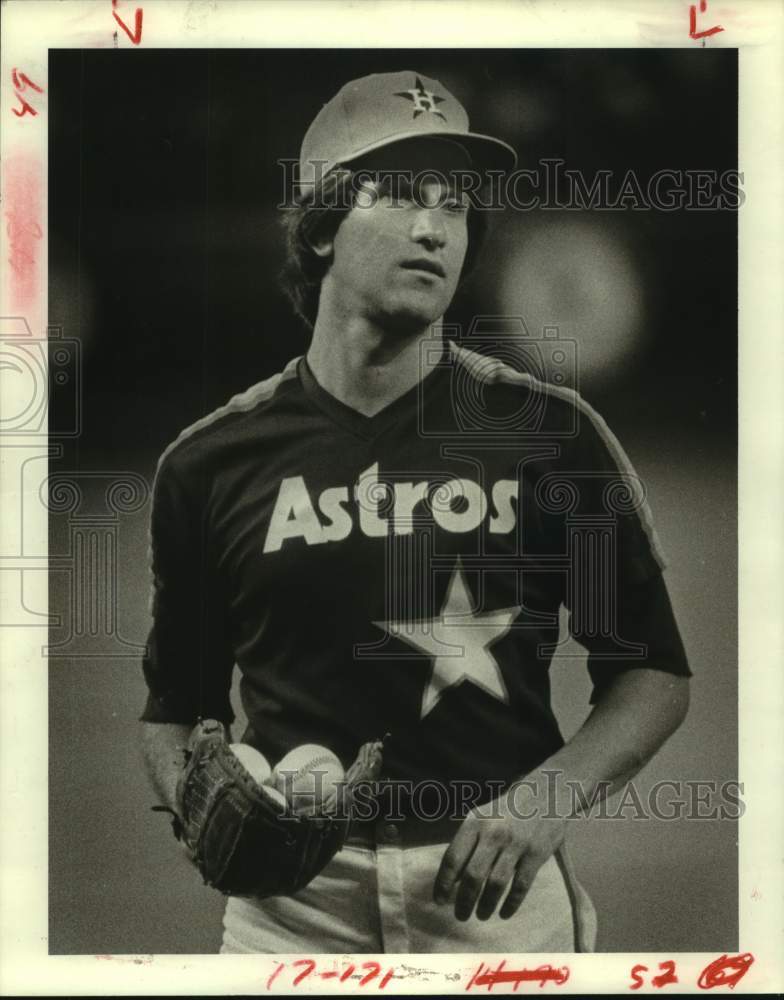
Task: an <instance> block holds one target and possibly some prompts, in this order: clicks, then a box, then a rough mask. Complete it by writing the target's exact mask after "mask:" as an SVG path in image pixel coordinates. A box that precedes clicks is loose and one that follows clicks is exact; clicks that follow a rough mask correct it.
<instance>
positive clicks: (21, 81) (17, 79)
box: [11, 67, 44, 118]
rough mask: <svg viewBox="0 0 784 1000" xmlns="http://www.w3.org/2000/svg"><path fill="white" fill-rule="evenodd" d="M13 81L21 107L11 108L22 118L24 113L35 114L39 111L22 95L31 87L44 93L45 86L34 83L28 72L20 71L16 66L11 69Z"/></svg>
mask: <svg viewBox="0 0 784 1000" xmlns="http://www.w3.org/2000/svg"><path fill="white" fill-rule="evenodd" d="M11 82H12V83H13V85H14V91H15V93H16V96H17V97H18V99H19V104H20V107H18V108H11V110H12V111H13V113H14V114H15V115H16V117H17V118H22V117H23V116H24V115H33V116H34V117H35V115H37V114H38V112H37V111H36V110H35V108H34V107H33V105H32V104H31V103H30V102H29V101H27V100H25V98H24V97H22V94H23V93H24V92H25V91H26V90H27V88H28V87H29V88H30V89H31V90H37V91H38V93H39V94H43V92H44V90H43V87H39V86H38V84H37V83H34V82H33V81H32V80H31V79H30V77H29V76H28V75H27V74H26V73H22V72H20V71H19V70H18V69H17V68H16V67H14V68H13V69H12V70H11Z"/></svg>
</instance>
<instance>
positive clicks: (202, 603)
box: [141, 459, 234, 725]
mask: <svg viewBox="0 0 784 1000" xmlns="http://www.w3.org/2000/svg"><path fill="white" fill-rule="evenodd" d="M199 493H200V491H199V490H198V488H197V484H191V485H190V486H189V485H186V482H185V480H184V476H183V475H182V474H181V473H178V472H177V471H176V469H175V466H174V463H173V462H172V461H170V460H168V459H164V460H162V461H161V462H160V463H159V466H158V471H157V473H156V477H155V485H154V488H153V503H152V512H151V517H150V553H149V558H150V569H151V576H152V580H151V595H150V612H151V615H152V619H153V622H152V627H151V629H150V633H149V638H148V641H147V649H146V652H145V655H144V659H143V671H144V678H145V681H146V683H147V688H148V696H147V703H146V705H145V708H144V711H143V713H142V715H141V720H142V721H143V722H176V723H184V724H188V725H193V724H195V722H196V721H197V719H198V718H199V717H201V718H214V719H218V720H220V721H221V722H224V723H226V724H230V723H231V722H233V721H234V714H233V711H232V708H231V702H230V698H229V692H230V690H231V677H232V670H233V667H234V654H233V651H232V648H231V643H230V640H229V633H228V628H227V616H226V612H225V606H224V602H223V600H222V598H221V594H220V590H219V587H218V581H217V578H216V575H215V573H214V572H213V571H212V568H211V565H210V553H209V545H208V537H207V531H206V518H205V515H204V507H203V504H202V503H201V502H200V500H199Z"/></svg>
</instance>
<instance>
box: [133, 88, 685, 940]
mask: <svg viewBox="0 0 784 1000" xmlns="http://www.w3.org/2000/svg"><path fill="white" fill-rule="evenodd" d="M514 165H515V153H514V151H513V150H512V149H511V148H510V147H509V146H507V145H506V144H505V143H503V142H501V141H500V140H498V139H494V138H491V137H489V136H485V135H482V134H480V133H475V132H472V131H471V130H470V129H469V124H468V118H467V115H466V112H465V110H464V109H463V107H462V106H461V105H460V103H458V101H457V100H456V99H455V97H454V96H452V94H450V93H449V92H448V91H447V89H446V88H445V87H443V86H442V85H441V84H440V83H439V82H438V81H436V80H431V79H428V78H427V77H425V76H423V75H421V74H417V73H413V72H399V73H386V74H378V75H373V76H369V77H365V78H363V79H359V80H354V81H352V82H350V83H348V84H346V86H344V87H343V88H342V89H341V91H340V92H339V93H338V94H337V95H336V96H335V97H334V98H333V99H332V100H330V101H329V102H328V103H327V104H326V105H325V106H324V107H323V108H322V109H321V111H319V113H318V114H317V115H316V118H315V120H314V121H313V123H312V124H311V126H310V128H309V129H308V131H307V134H306V135H305V138H304V141H303V145H302V151H301V157H300V176H299V186H298V190H297V205H296V207H295V208H292V209H290V210H288V211H287V213H286V220H285V225H286V232H287V250H288V261H287V268H286V282H287V289H288V291H289V294H290V297H291V299H292V302H293V303H294V305H295V308H296V310H297V311H298V313H299V314H300V315H301V316H302V317H303V318H304V319H305V321H306V322H307V323H308V324H309V325H310V326H311V327H312V330H313V337H312V342H311V345H310V348H309V350H308V352H307V354H306V355H305V356H304V357H301V358H295V359H293V360H292V361H291V362H290V363H289V364H288V365H287V366H286V367H285V369H284V370H283V371H282V372H281V373H280V374H278V375H275V376H274V377H272V378H269V379H267V380H265V381H263V382H261V383H259V384H257V385H253V386H252V387H251V388H249V389H248V390H247V391H246V392H243V393H242V394H240V395H238V396H236V397H234V398H233V399H231V400H230V401H229V402H228V403H227V404H226V405H225V406H223V407H222V408H221V409H219V410H217V411H216V412H215V413H212V414H211V415H209V416H207V417H205V418H204V419H202V420H200V421H198V422H197V423H196V424H194V425H193V426H192V427H189V428H188V429H187V430H185V431H183V433H182V434H181V435H180V436H179V437H178V438H177V440H176V441H175V442H174V443H173V444H172V445H170V446H169V447H168V448H167V449H166V450H165V452H164V453H163V455H162V457H161V459H160V461H159V464H158V470H157V475H156V482H155V490H154V501H153V510H152V522H151V541H152V550H151V551H152V571H153V618H154V622H153V627H152V631H151V634H150V639H149V646H148V653H147V656H146V658H145V662H144V673H145V677H146V681H147V684H148V687H149V697H148V701H147V705H146V707H145V709H144V713H143V715H142V721H143V723H144V727H143V729H144V747H145V754H146V760H147V764H148V769H149V772H150V775H151V778H152V781H153V783H154V786H155V788H156V789H157V792H158V794H159V796H160V799H161V802H162V803H163V804H164V805H165V807H167V808H168V809H170V810H171V811H172V812H174V813H175V816H176V822H175V827H176V828H177V827H178V828H179V829H178V832H179V833H180V834H181V835H182V831H183V829H186V831H190V832H189V833H186V836H185V840H186V841H187V846H188V848H189V850H190V853H191V855H192V857H194V858H195V860H196V861H197V863H199V864H200V865H201V869H202V873H203V874H204V873H205V871H207V870H208V868H207V867H205V865H207V862H205V858H208V856H209V857H212V858H213V859H217V860H216V862H215V864H216V866H217V867H216V868H211V869H209V871H210V872H213V873H214V871H216V870H217V871H218V875H216V876H215V877H213V876H212V875H210V876H209V877H207V876H206V875H205V878H207V881H209V882H210V884H213V885H217V886H218V887H219V888H223V889H224V891H227V892H228V901H227V906H226V912H225V917H224V938H223V945H222V951H223V952H226V953H231V952H267V953H292V952H308V953H311V954H312V953H318V952H333V953H357V952H397V953H399V952H480V951H481V952H513V953H514V952H529V951H530V952H547V951H560V952H572V951H590V950H592V949H593V947H594V942H595V930H596V925H595V914H594V911H593V907H592V905H591V903H590V900H589V899H588V897H587V895H586V893H585V892H584V890H583V889H582V887H581V886H580V884H579V882H578V881H577V879H576V878H575V876H574V872H573V870H572V867H571V864H570V861H569V858H568V855H567V852H566V845H565V836H566V829H567V825H568V820H569V819H570V818H571V817H573V816H574V815H578V814H580V813H581V812H584V811H587V808H588V805H587V804H589V803H590V802H591V800H595V799H596V798H601V797H602V796H603V795H605V794H610V793H611V792H612V791H614V790H616V789H618V788H620V787H622V786H623V785H624V784H625V782H627V781H628V779H629V778H631V777H632V776H633V775H634V774H635V773H636V772H637V771H638V770H639V769H640V768H641V767H642V766H643V764H645V762H646V761H648V760H649V759H650V758H651V756H652V755H653V754H654V753H655V752H656V751H657V750H658V748H659V747H660V746H661V745H662V743H663V742H664V741H665V740H666V739H667V738H668V737H669V735H670V734H671V733H672V732H673V731H674V730H675V729H676V728H677V727H678V725H679V724H680V723H681V721H682V720H683V718H684V716H685V713H686V709H687V704H688V677H689V675H690V671H689V667H688V665H687V662H686V658H685V655H684V650H683V646H682V643H681V640H680V637H679V634H678V629H677V626H676V623H675V621H674V618H673V613H672V610H671V606H670V602H669V599H668V595H667V591H666V588H665V585H664V582H663V578H662V568H663V559H662V555H661V552H660V549H659V546H658V543H657V541H656V537H655V534H654V532H653V528H652V524H651V520H650V512H649V510H648V507H647V505H646V503H645V500H644V491H642V490H641V484H640V483H639V480H638V479H637V478H636V477H635V475H634V473H633V470H632V469H631V466H630V465H629V462H628V459H627V458H626V456H625V454H624V452H623V451H622V449H621V447H620V445H619V444H618V442H617V440H616V439H615V438H614V437H613V435H612V434H611V432H610V431H609V429H608V428H607V426H606V425H605V423H604V422H603V421H602V419H601V418H600V417H599V416H598V414H596V413H595V412H594V411H593V410H592V409H591V408H590V407H589V406H588V405H587V404H586V403H585V402H583V401H582V399H581V398H580V397H579V396H578V395H577V394H576V393H574V392H572V391H570V390H567V389H565V388H560V387H558V386H557V385H550V384H548V383H547V382H546V381H544V380H542V379H541V378H537V377H535V376H534V375H532V374H531V373H530V372H529V371H525V370H520V366H518V367H517V368H516V367H515V366H514V365H511V364H509V363H507V362H506V361H503V360H500V359H498V358H494V357H492V356H488V354H486V353H480V352H477V351H474V350H471V349H468V348H467V347H461V346H460V345H459V344H456V343H454V342H452V341H450V340H448V339H447V338H445V337H444V336H443V334H442V330H441V327H440V326H439V323H438V321H439V320H440V318H441V317H442V316H443V314H444V312H445V311H446V309H447V307H448V306H449V304H450V302H451V300H452V298H453V296H454V294H455V291H456V289H457V288H458V285H459V283H460V281H461V279H462V278H463V277H464V275H465V274H466V272H467V270H468V269H469V268H470V266H471V264H472V263H473V260H474V259H475V257H476V253H477V250H478V246H479V242H480V237H481V228H482V216H481V212H480V211H478V210H477V208H476V206H475V204H474V201H473V198H472V196H471V194H470V185H469V186H468V187H467V186H466V184H465V183H464V181H465V178H467V177H486V176H487V171H489V170H495V171H509V170H511V169H512V168H513V167H514ZM281 335H283V334H281ZM523 367H524V366H523ZM562 606H564V607H566V608H567V609H568V612H569V622H570V631H571V634H572V635H573V636H574V637H575V638H576V639H577V640H578V641H580V642H581V643H582V644H583V645H584V646H585V647H586V649H587V650H588V669H589V671H590V676H591V678H592V681H593V695H592V699H591V700H592V703H593V708H592V711H591V714H590V715H589V716H588V718H587V719H586V721H585V723H584V724H583V726H582V727H581V729H580V730H579V731H578V732H577V733H576V735H575V736H574V737H573V738H572V739H571V740H570V741H569V742H568V743H564V740H563V738H562V736H561V734H560V732H559V728H558V723H557V721H556V719H555V717H554V714H553V711H552V708H551V705H550V692H549V682H548V666H549V663H550V661H551V659H552V656H553V654H554V652H555V649H556V647H557V645H558V642H559V629H558V623H559V609H560V608H561V607H562ZM235 665H237V666H238V667H239V670H240V672H241V697H242V703H243V707H244V710H245V713H246V715H247V718H248V728H247V730H246V731H245V733H244V734H243V736H242V741H243V742H245V743H247V744H250V745H251V746H252V747H255V748H256V749H257V750H259V751H260V752H261V753H262V754H263V755H264V756H265V757H266V758H267V760H268V761H270V762H273V763H274V762H275V761H278V760H280V759H281V758H282V757H283V756H284V755H286V754H287V753H288V752H289V751H291V750H292V749H293V748H295V747H297V746H300V745H301V744H317V745H320V746H324V747H326V748H328V749H329V750H331V751H332V752H333V753H334V754H336V755H337V756H338V758H339V759H340V761H341V763H342V764H343V765H344V766H345V767H348V766H349V765H350V763H351V761H352V760H353V759H354V758H355V756H356V754H357V752H358V748H359V747H360V746H361V745H363V744H366V745H371V744H372V745H373V746H374V747H376V748H377V747H378V745H379V744H378V743H373V741H378V740H380V739H381V738H383V748H382V750H381V757H382V760H381V764H380V772H379V771H378V769H376V770H375V771H374V775H376V776H377V777H378V780H377V781H376V782H375V783H374V785H373V796H372V797H369V798H367V799H365V801H364V809H363V810H359V809H356V808H355V810H354V813H353V814H352V815H353V821H352V823H351V825H350V826H347V827H343V828H342V830H343V834H342V839H341V838H339V843H338V842H336V843H335V844H333V846H332V849H331V850H329V851H327V852H326V853H325V855H324V856H323V857H319V859H318V861H317V862H314V863H311V862H310V861H308V862H307V864H306V865H305V868H306V869H307V875H306V877H305V878H303V877H302V876H301V872H302V870H303V869H302V865H300V868H299V869H298V870H299V872H300V875H298V876H297V877H293V876H292V877H288V876H287V878H288V881H286V880H285V879H283V880H282V881H280V880H279V881H278V883H276V885H277V886H278V890H275V891H274V890H272V889H269V886H267V883H266V882H264V878H265V876H264V874H263V873H262V874H261V875H259V874H258V873H256V874H255V875H254V876H253V878H256V879H257V881H256V882H253V878H251V883H252V884H251V887H250V889H248V888H247V885H246V883H247V881H248V876H247V871H246V872H245V873H244V875H245V881H242V879H240V881H239V882H236V883H228V885H229V888H228V890H227V889H226V885H227V883H226V881H223V882H221V872H224V871H225V870H226V865H227V864H228V861H227V857H226V852H227V851H229V853H231V852H230V850H229V848H227V847H226V844H227V843H229V842H230V843H231V845H232V847H231V850H233V845H234V844H235V843H236V844H240V845H241V847H242V850H243V851H245V854H244V855H242V851H241V852H240V855H241V856H244V857H249V856H251V855H252V856H253V857H254V858H255V859H256V861H255V862H253V863H254V864H255V865H256V866H257V867H261V868H263V867H264V865H265V864H266V868H267V872H268V873H271V874H270V876H269V877H270V878H272V877H273V876H274V878H278V876H279V871H278V869H281V870H283V869H286V868H287V866H288V862H287V861H285V860H281V859H284V858H285V857H286V855H285V850H290V851H291V852H295V851H296V850H298V849H299V848H297V847H296V846H295V841H296V839H297V838H296V837H294V836H292V837H289V838H287V839H285V840H281V841H280V844H282V845H284V846H281V847H280V851H278V846H279V845H278V846H276V847H275V849H274V851H273V850H272V849H270V850H269V851H267V849H266V848H265V847H264V844H263V843H262V842H261V841H259V843H258V844H257V843H256V842H250V843H249V838H251V837H252V836H258V837H261V836H262V834H258V833H257V834H253V833H249V829H251V830H252V829H253V828H252V825H251V827H250V828H249V827H246V826H232V825H231V823H232V821H231V820H230V819H226V817H225V813H221V812H220V807H219V806H216V810H217V814H218V815H219V818H218V819H215V818H214V816H213V817H212V818H210V817H209V816H207V814H208V813H210V810H211V809H212V806H213V805H214V804H215V803H219V800H220V795H219V794H218V793H217V792H216V789H222V790H225V788H226V787H227V785H228V786H230V787H231V788H232V789H233V790H234V791H235V792H236V794H237V796H238V798H237V800H236V801H237V802H245V803H247V799H248V793H247V789H246V788H245V787H244V786H243V787H240V786H241V782H237V781H236V780H235V778H234V777H232V774H233V773H234V772H232V767H231V766H229V767H228V769H227V768H226V767H224V766H223V764H221V767H223V770H220V769H218V770H215V771H214V772H213V771H211V770H210V768H211V767H214V766H215V761H216V760H217V761H221V760H222V759H223V758H222V757H221V752H222V751H221V750H220V748H221V746H222V745H223V744H222V741H223V740H224V735H223V734H225V738H226V739H228V738H229V735H228V727H229V726H230V725H231V723H232V721H233V719H234V715H233V710H232V705H231V704H230V699H229V690H230V685H231V677H232V671H233V669H234V667H235ZM204 719H211V720H215V723H214V724H213V729H212V730H211V731H210V732H211V735H210V736H209V737H208V739H209V740H212V741H213V742H211V743H209V744H205V743H203V742H200V741H202V740H203V733H202V731H201V730H200V731H199V736H198V738H197V739H196V740H195V741H194V736H193V733H195V732H196V730H194V726H196V724H197V722H198V721H199V720H204ZM218 723H220V724H222V725H220V726H219V725H217V724H218ZM215 727H217V728H215ZM224 727H225V729H224ZM189 739H190V743H189V742H188V741H189ZM186 744H187V745H189V747H190V750H189V751H188V752H187V753H186V754H185V757H184V755H183V748H184V747H185V746H186ZM205 746H208V750H204V747H205ZM216 748H217V749H216ZM216 755H217V756H216ZM184 759H185V760H187V761H189V762H190V763H189V764H188V767H189V768H190V770H187V768H186V770H184ZM205 761H206V763H204V762H205ZM210 762H212V763H210ZM196 765H198V766H196ZM194 774H195V775H196V777H194ZM227 774H228V777H227ZM194 782H195V783H196V784H194ZM199 782H200V783H199ZM575 788H579V789H580V796H582V798H581V797H580V796H578V797H577V800H575V796H574V794H573V793H574V789H575ZM194 789H195V791H194ZM221 794H223V792H221ZM251 798H252V795H251ZM205 802H206V803H209V805H208V806H207V805H205V804H204V803H205ZM194 803H196V805H194ZM235 805H236V804H233V805H232V809H233V811H234V812H233V813H232V815H233V814H234V813H236V812H238V811H239V812H242V814H243V816H244V817H246V816H247V815H248V814H249V810H252V809H257V808H258V806H257V804H254V803H251V805H250V806H247V807H245V806H243V808H242V809H239V807H236V808H235ZM355 806H356V803H355ZM186 814H187V815H186ZM254 815H256V814H255V813H254ZM205 816H206V817H207V819H206V820H205ZM207 821H209V822H211V823H212V825H211V826H210V827H209V830H208V832H205V829H206V827H205V823H206V822H207ZM265 822H267V818H265ZM329 822H331V821H329ZM262 825H263V824H262ZM267 826H271V827H274V826H275V819H274V817H273V820H272V822H271V823H267ZM305 826H306V824H305V823H304V821H303V822H302V823H301V824H300V826H299V827H297V829H300V828H302V829H303V830H304V829H305ZM311 833H312V830H311V829H310V828H308V829H307V830H306V831H305V833H304V834H303V837H304V839H303V841H302V843H303V844H305V845H306V847H302V852H303V855H302V856H303V857H304V855H305V852H306V851H307V850H310V847H309V846H307V845H311V844H312V843H313V842H314V841H313V837H312V836H311ZM277 844H278V842H276V845H277ZM216 845H217V847H216ZM210 852H212V854H210ZM232 857H233V860H232V863H233V864H239V866H240V867H242V864H240V863H239V862H237V860H236V859H237V856H236V855H233V856H232ZM308 857H311V855H308ZM258 859H262V860H261V861H259V860H258ZM267 859H269V863H268V864H267ZM272 869H275V871H274V872H271V870H272ZM262 882H264V885H265V887H266V888H265V889H264V891H262V890H261V888H259V890H258V891H257V892H256V891H254V889H253V886H254V885H259V886H261V883H262ZM232 885H236V886H239V887H240V891H232V889H231V886H232ZM281 886H282V890H281Z"/></svg>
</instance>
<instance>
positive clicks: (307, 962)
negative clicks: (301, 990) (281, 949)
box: [292, 958, 316, 986]
mask: <svg viewBox="0 0 784 1000" xmlns="http://www.w3.org/2000/svg"><path fill="white" fill-rule="evenodd" d="M292 964H293V965H294V967H295V968H296V966H298V965H304V966H305V968H304V969H303V970H302V972H300V974H299V975H298V976H295V977H294V983H293V985H294V986H299V984H300V983H301V982H302V980H303V979H305V977H306V976H309V975H310V974H311V972H312V971H313V970H314V969H315V968H316V963H315V962H314V961H313V959H312V958H300V959H299V960H298V961H296V962H293V963H292Z"/></svg>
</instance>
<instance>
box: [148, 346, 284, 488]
mask: <svg viewBox="0 0 784 1000" xmlns="http://www.w3.org/2000/svg"><path fill="white" fill-rule="evenodd" d="M299 360H300V359H299V357H296V358H292V359H291V361H289V362H288V364H287V365H286V367H285V368H284V369H283V370H282V371H279V372H278V373H277V374H275V375H271V376H270V377H269V378H267V379H264V381H263V382H258V383H257V384H256V385H252V386H251V387H250V388H249V389H246V390H245V391H244V392H240V393H237V395H236V396H232V397H231V399H230V400H229V401H228V403H224V405H223V406H219V407H218V409H217V410H213V411H212V413H208V414H207V415H206V416H205V417H202V418H201V419H200V420H197V421H196V422H195V423H193V424H191V425H190V426H189V427H186V428H185V430H183V431H181V432H180V433H179V434H178V435H177V437H176V438H175V439H174V441H172V442H171V444H169V445H167V447H166V448H165V449H164V450H163V453H162V454H161V457H160V458H159V459H158V466H157V467H158V469H160V467H161V465H162V464H163V462H164V460H165V459H166V458H167V457H168V456H169V455H170V454H171V453H172V452H173V451H174V449H175V448H178V447H179V446H180V445H181V444H183V443H184V442H185V441H187V440H188V439H189V438H192V437H193V435H194V434H196V433H198V431H201V430H204V428H205V427H209V426H210V425H211V424H214V423H217V422H218V421H219V420H221V419H223V417H226V416H229V415H230V414H232V413H249V412H250V411H251V410H252V409H253V408H254V407H255V406H258V405H259V403H264V402H266V401H267V400H268V399H270V398H271V397H272V395H273V393H274V392H275V390H276V389H277V388H278V386H279V385H280V384H281V383H282V382H287V381H288V380H289V379H292V378H295V377H296V374H297V363H298V362H299Z"/></svg>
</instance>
